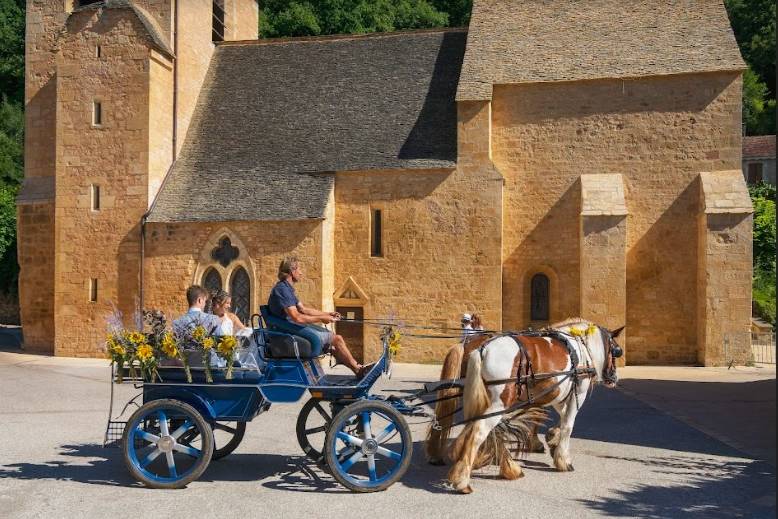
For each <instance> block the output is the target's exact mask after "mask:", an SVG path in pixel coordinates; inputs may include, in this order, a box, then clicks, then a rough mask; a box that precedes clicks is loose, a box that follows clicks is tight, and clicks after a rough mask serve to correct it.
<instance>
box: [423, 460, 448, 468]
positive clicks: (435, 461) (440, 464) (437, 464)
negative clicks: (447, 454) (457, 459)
mask: <svg viewBox="0 0 778 519" xmlns="http://www.w3.org/2000/svg"><path fill="white" fill-rule="evenodd" d="M427 463H429V464H430V465H435V466H436V467H440V466H442V465H445V464H446V462H445V461H443V460H440V459H431V460H427Z"/></svg>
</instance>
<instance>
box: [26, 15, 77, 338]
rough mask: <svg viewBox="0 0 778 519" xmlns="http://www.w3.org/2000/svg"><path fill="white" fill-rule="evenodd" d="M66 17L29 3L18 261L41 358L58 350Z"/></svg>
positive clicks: (31, 334)
mask: <svg viewBox="0 0 778 519" xmlns="http://www.w3.org/2000/svg"><path fill="white" fill-rule="evenodd" d="M67 16H68V15H67V13H66V12H65V9H64V7H63V3H62V0H37V1H35V2H33V1H28V2H27V9H26V22H27V26H26V33H25V58H24V59H25V71H24V72H25V76H24V78H25V79H24V85H25V89H24V103H25V111H24V117H25V131H24V177H25V188H23V189H22V192H21V196H20V198H25V200H23V203H24V204H25V205H23V206H22V205H20V206H19V208H18V210H17V222H18V223H17V237H18V250H17V258H18V261H19V265H20V272H19V306H20V308H19V310H20V314H21V315H20V317H21V320H22V323H23V324H24V339H25V344H24V348H25V349H28V350H30V351H35V352H40V353H53V351H54V349H53V343H54V231H53V229H54V176H55V167H56V159H55V150H56V127H57V116H56V111H57V110H56V109H57V98H56V95H57V88H56V76H55V69H56V65H55V58H56V47H55V45H56V38H57V35H58V34H59V31H60V29H61V28H62V26H63V25H64V23H65V19H66V18H67ZM30 191H32V193H30Z"/></svg>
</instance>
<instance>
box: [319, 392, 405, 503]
mask: <svg viewBox="0 0 778 519" xmlns="http://www.w3.org/2000/svg"><path fill="white" fill-rule="evenodd" d="M324 450H325V456H326V459H327V465H328V466H329V468H330V471H331V472H332V475H333V477H334V478H335V479H336V480H338V482H339V483H340V484H342V485H343V486H345V487H346V488H349V489H351V490H353V491H355V492H378V491H379V490H385V489H387V488H389V487H390V486H391V485H392V484H394V483H395V482H396V481H398V480H399V479H400V478H402V477H403V475H404V474H405V472H406V471H407V470H408V466H409V465H410V463H411V455H412V454H413V440H412V439H411V431H410V429H409V428H408V424H407V423H406V422H405V418H403V416H402V415H401V414H400V413H399V412H397V411H396V410H395V409H394V408H393V407H392V406H391V405H389V404H386V403H384V402H377V401H370V400H360V401H358V402H356V403H353V404H351V405H349V406H347V407H345V408H344V409H343V410H341V411H340V412H339V413H338V414H336V415H335V417H334V418H333V419H332V423H331V425H330V428H329V430H328V431H327V439H326V440H325V445H324Z"/></svg>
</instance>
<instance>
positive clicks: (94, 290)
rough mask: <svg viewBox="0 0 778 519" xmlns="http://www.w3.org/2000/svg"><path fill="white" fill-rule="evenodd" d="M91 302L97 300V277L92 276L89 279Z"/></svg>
mask: <svg viewBox="0 0 778 519" xmlns="http://www.w3.org/2000/svg"><path fill="white" fill-rule="evenodd" d="M89 302H90V303H96V302H97V278H92V279H90V280H89Z"/></svg>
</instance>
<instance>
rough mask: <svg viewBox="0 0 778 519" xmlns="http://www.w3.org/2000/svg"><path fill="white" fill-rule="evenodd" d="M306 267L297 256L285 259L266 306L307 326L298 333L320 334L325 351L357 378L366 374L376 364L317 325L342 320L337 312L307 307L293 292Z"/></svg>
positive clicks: (276, 313) (303, 334)
mask: <svg viewBox="0 0 778 519" xmlns="http://www.w3.org/2000/svg"><path fill="white" fill-rule="evenodd" d="M302 276H303V270H302V268H301V267H300V262H299V261H298V260H297V258H296V257H294V256H290V257H286V258H284V259H283V261H282V262H281V265H280V266H279V267H278V283H276V284H275V286H274V287H273V289H272V290H271V291H270V297H269V298H268V301H267V305H268V307H269V309H270V313H271V314H273V315H275V316H276V317H280V318H281V319H286V320H287V321H290V322H293V323H296V324H299V325H301V326H304V327H305V328H304V329H303V330H301V332H300V333H299V334H297V335H300V336H301V337H305V336H306V335H309V334H312V335H316V336H318V338H319V340H320V341H321V344H322V353H332V355H333V356H334V357H335V359H336V360H337V361H338V363H339V364H343V365H345V366H346V367H347V368H349V369H350V370H351V371H353V372H354V374H355V375H356V376H357V377H358V378H362V377H364V376H365V375H366V374H367V372H368V371H370V369H371V368H372V367H373V364H368V365H362V364H359V363H358V362H357V361H356V359H354V356H353V355H351V352H350V351H349V349H348V346H346V341H344V340H343V337H341V336H340V335H335V334H334V333H333V332H331V331H330V330H328V329H326V328H324V327H321V326H316V324H329V323H333V322H336V321H339V320H340V314H339V313H338V312H322V311H321V310H316V309H315V308H310V307H307V306H304V305H303V304H302V303H301V302H300V300H299V299H297V294H296V293H295V291H294V284H295V283H297V282H298V281H300V280H301V279H302Z"/></svg>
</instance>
